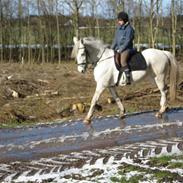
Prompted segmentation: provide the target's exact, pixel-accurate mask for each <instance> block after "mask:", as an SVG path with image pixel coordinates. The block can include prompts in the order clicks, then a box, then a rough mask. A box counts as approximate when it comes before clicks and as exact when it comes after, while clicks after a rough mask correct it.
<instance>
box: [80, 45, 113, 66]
mask: <svg viewBox="0 0 183 183" xmlns="http://www.w3.org/2000/svg"><path fill="white" fill-rule="evenodd" d="M82 49H84V50H85V47H84V46H82V47H80V48H78V50H82ZM105 51H106V48H104V50H103V51H102V54H101V55H100V57H99V58H98V59H97V61H96V62H94V63H93V64H92V65H93V66H94V67H95V66H96V65H97V63H98V62H99V61H100V62H102V61H105V60H107V59H109V58H112V57H114V55H112V56H110V57H107V58H105V59H103V60H100V59H101V58H102V56H103V54H104V53H105ZM85 54H86V57H87V56H88V57H90V55H89V54H87V52H86V50H85ZM77 65H78V66H84V67H85V68H87V65H88V62H87V58H86V61H85V62H83V63H79V64H78V63H77Z"/></svg>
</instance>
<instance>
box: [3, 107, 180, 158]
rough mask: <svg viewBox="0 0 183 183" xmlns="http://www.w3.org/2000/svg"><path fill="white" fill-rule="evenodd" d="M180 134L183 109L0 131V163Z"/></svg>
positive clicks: (178, 135)
mask: <svg viewBox="0 0 183 183" xmlns="http://www.w3.org/2000/svg"><path fill="white" fill-rule="evenodd" d="M168 137H183V109H181V108H179V109H174V110H171V111H169V112H168V113H167V114H166V115H165V116H164V119H163V120H158V119H157V118H156V117H155V116H154V112H145V113H136V114H131V115H127V117H126V118H125V119H124V120H123V121H122V120H120V119H119V118H118V117H117V116H116V117H115V116H109V117H105V118H96V119H94V121H93V123H92V126H90V127H89V126H86V125H84V124H83V123H82V121H81V120H77V121H75V122H65V123H61V124H56V125H45V126H43V125H42V126H37V127H33V128H19V129H1V130H0V154H1V156H0V162H8V161H12V160H29V159H37V158H39V157H45V156H46V157H47V156H49V155H55V154H58V153H69V152H73V151H80V150H91V149H96V148H107V147H111V146H118V145H123V144H127V143H135V142H143V141H147V140H155V139H166V138H168Z"/></svg>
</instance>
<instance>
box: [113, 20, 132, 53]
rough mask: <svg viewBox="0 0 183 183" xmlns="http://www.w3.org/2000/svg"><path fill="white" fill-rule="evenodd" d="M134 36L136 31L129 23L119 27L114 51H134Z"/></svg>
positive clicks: (114, 41) (114, 42)
mask: <svg viewBox="0 0 183 183" xmlns="http://www.w3.org/2000/svg"><path fill="white" fill-rule="evenodd" d="M134 34H135V32H134V29H133V28H132V26H131V25H130V24H129V23H127V24H125V25H122V26H120V25H119V26H118V27H117V30H116V33H115V37H114V40H113V43H112V46H111V49H113V50H114V51H117V50H119V52H123V51H125V50H127V49H132V48H133V39H134Z"/></svg>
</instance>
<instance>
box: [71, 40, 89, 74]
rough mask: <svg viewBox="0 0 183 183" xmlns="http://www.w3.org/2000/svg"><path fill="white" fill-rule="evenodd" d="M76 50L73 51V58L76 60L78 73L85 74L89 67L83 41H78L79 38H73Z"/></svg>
mask: <svg viewBox="0 0 183 183" xmlns="http://www.w3.org/2000/svg"><path fill="white" fill-rule="evenodd" d="M73 41H74V48H73V50H72V57H73V58H75V59H76V62H77V65H78V71H79V72H81V73H84V72H85V71H86V67H87V60H86V50H85V45H84V42H83V39H80V40H78V39H77V37H74V38H73Z"/></svg>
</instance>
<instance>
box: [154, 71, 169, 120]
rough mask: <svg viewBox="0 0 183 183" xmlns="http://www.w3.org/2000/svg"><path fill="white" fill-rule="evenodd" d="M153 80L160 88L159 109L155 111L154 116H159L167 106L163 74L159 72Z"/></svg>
mask: <svg viewBox="0 0 183 183" xmlns="http://www.w3.org/2000/svg"><path fill="white" fill-rule="evenodd" d="M155 82H156V84H157V86H158V88H159V90H160V93H161V99H160V110H159V112H157V113H156V117H159V118H161V117H162V114H163V113H164V112H165V111H166V108H167V97H166V91H167V90H166V85H165V75H164V74H161V75H158V76H157V77H156V78H155Z"/></svg>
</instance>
